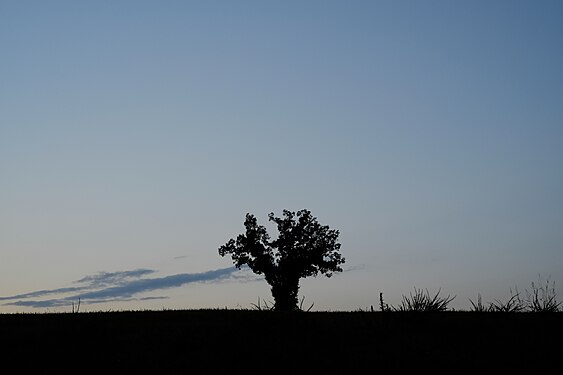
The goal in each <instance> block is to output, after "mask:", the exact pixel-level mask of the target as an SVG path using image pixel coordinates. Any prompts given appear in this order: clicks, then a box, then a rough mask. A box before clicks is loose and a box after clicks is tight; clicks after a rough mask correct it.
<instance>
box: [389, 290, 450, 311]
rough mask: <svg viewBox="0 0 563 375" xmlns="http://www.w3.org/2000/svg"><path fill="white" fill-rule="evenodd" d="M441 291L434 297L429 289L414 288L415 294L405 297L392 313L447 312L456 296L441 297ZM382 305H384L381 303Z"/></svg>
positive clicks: (392, 308) (393, 307) (392, 307)
mask: <svg viewBox="0 0 563 375" xmlns="http://www.w3.org/2000/svg"><path fill="white" fill-rule="evenodd" d="M440 291H441V290H438V292H437V293H436V294H435V295H434V296H433V297H432V296H431V295H430V292H429V291H428V289H426V290H422V289H417V288H416V287H415V288H414V294H413V293H409V296H408V297H407V296H405V295H403V299H402V300H401V303H400V304H399V305H398V306H396V307H395V306H391V310H392V311H416V312H438V311H446V310H447V309H448V304H449V303H450V302H452V301H453V299H454V298H455V296H453V297H450V296H449V295H448V296H447V297H440ZM381 303H383V302H382V301H381Z"/></svg>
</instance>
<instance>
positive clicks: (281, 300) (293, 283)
mask: <svg viewBox="0 0 563 375" xmlns="http://www.w3.org/2000/svg"><path fill="white" fill-rule="evenodd" d="M298 292H299V279H290V280H288V279H285V280H282V281H279V282H277V283H275V284H273V285H272V297H274V301H275V310H276V311H295V310H299V307H298V306H297V304H298V299H297V293H298Z"/></svg>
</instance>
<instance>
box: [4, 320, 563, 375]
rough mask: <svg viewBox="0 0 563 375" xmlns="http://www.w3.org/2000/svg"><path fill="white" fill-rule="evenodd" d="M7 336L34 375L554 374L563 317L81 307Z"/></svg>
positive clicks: (9, 327) (8, 346)
mask: <svg viewBox="0 0 563 375" xmlns="http://www.w3.org/2000/svg"><path fill="white" fill-rule="evenodd" d="M82 310H83V309H82ZM368 311H369V310H368ZM546 327H547V328H548V329H546ZM0 335H1V337H2V341H3V343H4V345H3V350H2V355H3V358H4V359H5V362H6V363H5V365H8V364H10V365H11V366H16V365H17V366H18V368H20V369H25V372H29V373H64V372H68V371H75V370H76V369H83V370H84V371H91V372H94V373H107V372H111V373H114V372H115V373H135V372H139V373H159V374H175V373H182V374H185V373H187V372H188V373H231V372H237V371H246V372H274V373H277V372H280V373H299V372H313V373H317V372H318V373H327V374H334V373H345V374H352V373H374V372H378V373H397V372H411V371H413V372H414V371H416V372H420V371H421V370H423V369H424V368H425V367H428V368H431V369H432V371H433V372H442V371H443V372H452V369H455V371H454V372H460V373H475V372H477V373H482V372H483V371H485V372H487V373H496V372H497V371H498V372H499V373H507V372H508V373H513V372H514V373H520V372H525V371H526V370H529V372H530V373H553V372H557V371H559V370H560V369H559V367H560V364H559V362H557V361H556V360H554V359H556V358H558V357H559V356H560V347H559V346H558V345H554V344H552V340H553V338H554V337H555V338H557V337H561V336H562V335H563V319H561V316H560V315H559V314H532V313H530V314H524V313H506V314H498V313H484V314H475V313H470V312H459V311H456V312H450V311H446V312H440V313H436V314H432V313H430V314H426V313H410V312H393V313H377V312H375V313H371V312H309V313H306V314H288V313H284V312H281V313H280V312H264V311H253V310H226V309H215V310H185V311H177V310H168V311H140V312H101V313H88V312H83V311H81V312H80V313H79V314H71V313H65V314H0ZM280 356H282V357H280ZM282 358H283V359H282ZM376 370H377V371H376ZM554 370H557V371H554ZM526 372H527V371H526Z"/></svg>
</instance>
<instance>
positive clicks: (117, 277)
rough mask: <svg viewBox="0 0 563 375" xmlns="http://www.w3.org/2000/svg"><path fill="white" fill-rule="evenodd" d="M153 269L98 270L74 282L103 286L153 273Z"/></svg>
mask: <svg viewBox="0 0 563 375" xmlns="http://www.w3.org/2000/svg"><path fill="white" fill-rule="evenodd" d="M154 272H155V271H154V270H147V269H143V268H140V269H136V270H132V271H118V272H99V273H97V274H95V275H90V276H86V277H83V278H82V279H80V280H77V281H75V282H76V283H88V284H90V285H92V286H94V285H96V286H104V285H109V284H116V283H121V282H124V281H125V280H127V279H131V278H140V277H143V276H145V275H148V274H151V273H154Z"/></svg>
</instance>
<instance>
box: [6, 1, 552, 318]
mask: <svg viewBox="0 0 563 375" xmlns="http://www.w3.org/2000/svg"><path fill="white" fill-rule="evenodd" d="M562 17H563V3H562V2H560V1H547V0H546V1H490V0H489V1H350V0H347V1H237V2H233V1H127V0H120V1H80V2H78V1H57V0H54V1H48V2H46V1H27V0H23V1H15V0H14V1H11V0H1V1H0V56H1V58H0V312H27V311H34V312H42V311H56V312H57V311H71V308H72V303H77V301H78V299H80V301H81V311H99V310H130V309H162V308H164V309H191V308H217V307H221V308H223V307H228V308H252V304H253V303H257V301H258V299H260V300H261V301H264V300H265V301H271V300H272V298H271V295H270V291H269V287H268V285H267V283H266V282H265V281H264V280H263V279H262V278H261V277H257V276H255V275H253V274H252V272H250V270H248V269H247V270H241V271H237V270H235V269H234V268H233V267H232V261H231V260H230V259H229V258H228V257H225V258H222V257H220V256H219V255H218V252H217V249H218V248H219V246H221V245H223V244H224V243H226V242H227V241H228V240H229V239H230V238H233V237H236V236H237V235H238V234H239V233H242V232H243V231H244V226H243V222H244V217H245V215H246V213H253V214H255V215H256V217H257V218H258V221H259V223H261V224H264V225H266V226H267V227H268V229H269V230H270V234H271V235H272V237H274V238H275V237H276V235H277V233H276V231H275V228H274V227H272V226H271V225H268V223H267V218H268V213H270V212H274V213H275V214H276V215H278V216H279V215H281V213H282V210H283V209H289V210H292V211H297V210H300V209H303V208H306V209H309V210H311V212H312V214H313V215H314V216H315V217H317V219H318V220H319V222H320V223H321V224H323V225H329V226H330V228H331V229H337V230H339V231H340V237H339V241H340V243H341V245H342V247H341V253H342V255H343V256H344V258H345V259H346V263H345V264H344V265H343V269H344V271H343V272H342V273H338V274H335V275H333V277H331V278H326V277H323V276H318V277H316V278H308V279H303V280H302V281H301V288H300V299H301V298H304V306H305V307H308V306H309V305H311V304H314V307H313V310H323V311H324V310H347V311H348V310H357V309H364V308H367V307H369V306H370V305H373V306H375V307H376V308H377V306H378V303H379V293H380V292H383V293H384V297H385V299H386V301H387V302H389V303H391V304H393V303H398V302H399V301H400V299H401V296H402V295H403V294H404V295H408V293H409V292H411V291H413V288H414V287H416V288H424V289H428V290H429V291H430V292H432V293H434V292H437V291H438V290H440V291H441V294H442V295H444V296H445V295H452V296H454V295H455V296H456V298H455V299H454V301H453V302H452V303H451V304H450V306H451V307H454V308H458V309H464V308H465V309H468V308H469V307H470V302H469V300H468V298H471V299H473V300H476V297H477V294H481V295H482V297H483V301H484V302H485V301H493V300H495V299H506V298H508V297H509V296H510V290H511V289H514V288H515V287H518V288H519V290H521V291H524V290H525V289H526V288H528V287H529V286H530V283H531V282H532V281H536V282H537V280H538V278H542V279H543V280H545V279H546V278H548V277H549V278H550V280H551V281H552V282H554V283H555V287H556V289H557V290H558V291H559V293H560V294H561V293H563V194H562V192H563V168H562V167H561V161H562V160H563V123H562V119H563V69H562V68H561V67H563V43H562V40H563V23H562V22H561V18H562Z"/></svg>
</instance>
